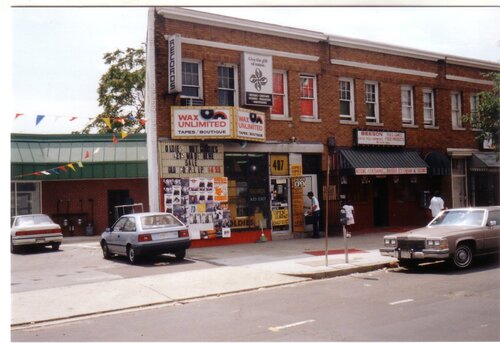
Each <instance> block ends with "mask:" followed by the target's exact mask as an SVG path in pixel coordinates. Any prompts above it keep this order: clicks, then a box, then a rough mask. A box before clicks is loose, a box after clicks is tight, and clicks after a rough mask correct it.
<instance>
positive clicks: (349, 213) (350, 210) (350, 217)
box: [342, 200, 354, 225]
mask: <svg viewBox="0 0 500 343" xmlns="http://www.w3.org/2000/svg"><path fill="white" fill-rule="evenodd" d="M342 208H343V209H344V211H345V214H346V218H347V223H346V225H353V224H354V207H353V206H352V205H348V203H347V200H345V201H344V206H342Z"/></svg>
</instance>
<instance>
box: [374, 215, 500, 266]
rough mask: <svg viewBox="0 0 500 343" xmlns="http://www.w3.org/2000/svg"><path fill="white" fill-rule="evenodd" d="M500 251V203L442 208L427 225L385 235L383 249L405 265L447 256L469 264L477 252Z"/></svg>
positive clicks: (458, 263)
mask: <svg viewBox="0 0 500 343" xmlns="http://www.w3.org/2000/svg"><path fill="white" fill-rule="evenodd" d="M498 252H500V206H490V207H469V208H454V209H449V210H445V211H442V212H441V213H439V214H438V215H437V216H436V218H434V219H433V220H432V221H431V222H430V223H429V224H428V225H427V226H426V227H423V228H420V229H416V230H411V231H408V232H404V233H399V234H394V235H388V236H385V237H384V248H382V249H380V253H381V254H382V255H384V256H391V257H395V258H397V259H398V260H399V264H400V265H401V266H405V267H412V266H416V265H417V264H419V263H423V262H427V261H437V260H447V261H449V262H451V263H452V264H453V265H454V266H455V267H456V268H459V269H460V268H467V267H469V266H470V265H471V263H472V261H473V259H474V257H475V256H478V255H485V254H491V253H498Z"/></svg>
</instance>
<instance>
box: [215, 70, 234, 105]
mask: <svg viewBox="0 0 500 343" xmlns="http://www.w3.org/2000/svg"><path fill="white" fill-rule="evenodd" d="M236 74H237V70H236V67H234V66H218V67H217V77H218V95H219V105H220V106H237V105H238V104H237V99H238V98H237V94H236V89H237V83H236Z"/></svg>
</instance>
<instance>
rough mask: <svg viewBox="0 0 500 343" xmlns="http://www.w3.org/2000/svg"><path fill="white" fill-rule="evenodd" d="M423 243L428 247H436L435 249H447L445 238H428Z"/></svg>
mask: <svg viewBox="0 0 500 343" xmlns="http://www.w3.org/2000/svg"><path fill="white" fill-rule="evenodd" d="M425 245H426V246H427V247H428V248H437V249H448V240H447V239H446V238H445V239H428V240H426V242H425Z"/></svg>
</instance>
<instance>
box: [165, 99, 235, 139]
mask: <svg viewBox="0 0 500 343" xmlns="http://www.w3.org/2000/svg"><path fill="white" fill-rule="evenodd" d="M232 116H233V110H232V108H231V107H212V106H206V107H204V106H199V107H195V106H187V107H172V139H197V138H205V139H223V138H232V137H233V129H232V119H231V118H232Z"/></svg>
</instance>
